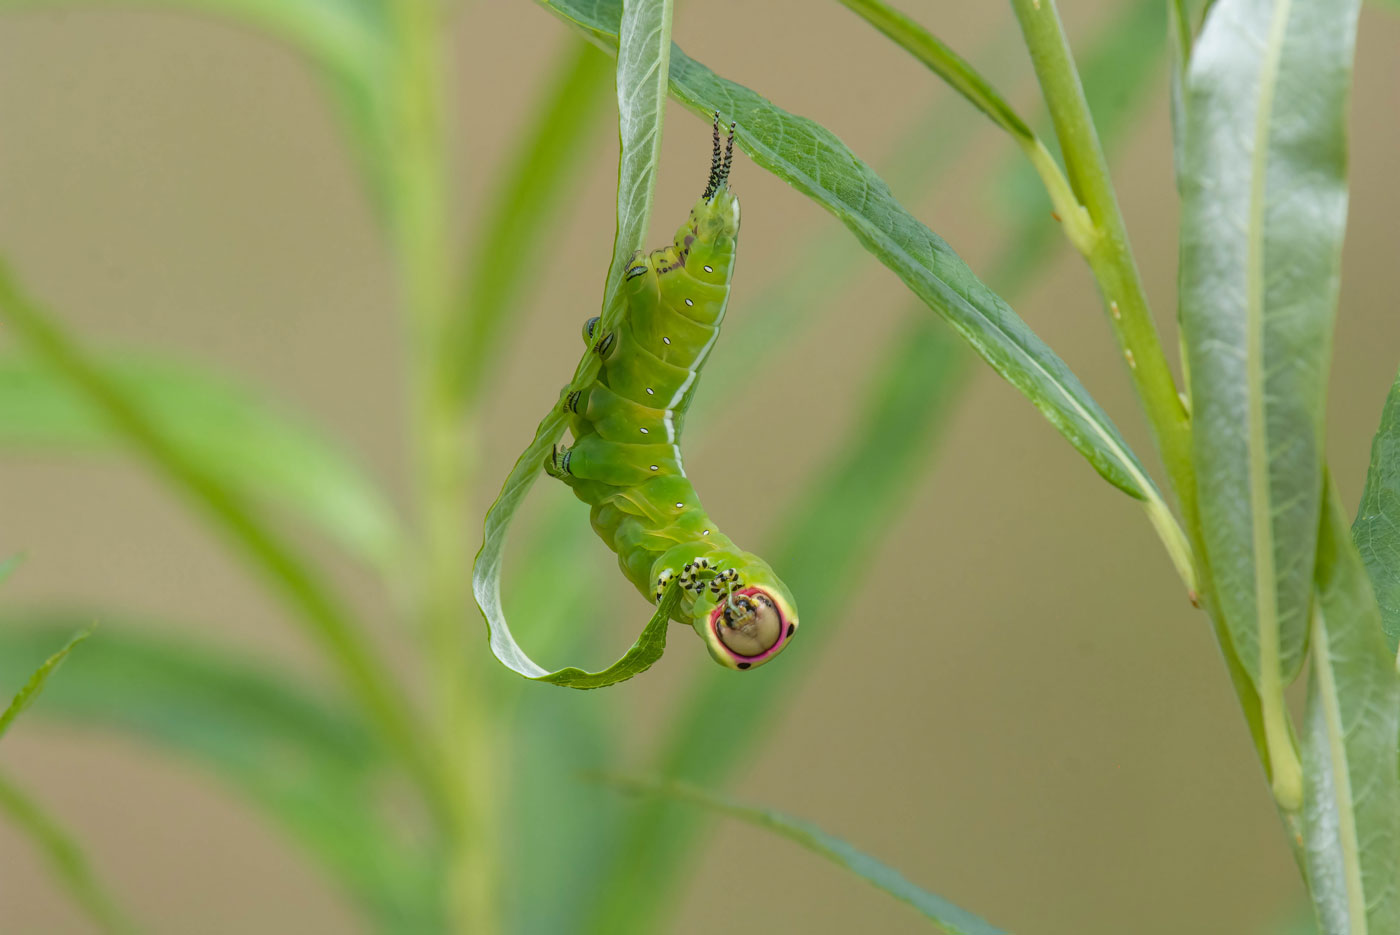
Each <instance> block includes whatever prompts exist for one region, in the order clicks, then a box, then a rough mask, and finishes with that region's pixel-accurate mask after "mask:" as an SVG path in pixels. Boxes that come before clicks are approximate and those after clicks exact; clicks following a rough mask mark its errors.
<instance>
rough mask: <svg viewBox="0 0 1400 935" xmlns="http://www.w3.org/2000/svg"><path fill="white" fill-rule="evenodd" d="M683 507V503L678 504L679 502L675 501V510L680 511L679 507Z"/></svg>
mask: <svg viewBox="0 0 1400 935" xmlns="http://www.w3.org/2000/svg"><path fill="white" fill-rule="evenodd" d="M683 506H685V504H684V503H682V502H680V501H679V500H677V501H676V509H678V510H679V509H680V508H681V507H683Z"/></svg>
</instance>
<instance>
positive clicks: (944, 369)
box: [588, 0, 1161, 935]
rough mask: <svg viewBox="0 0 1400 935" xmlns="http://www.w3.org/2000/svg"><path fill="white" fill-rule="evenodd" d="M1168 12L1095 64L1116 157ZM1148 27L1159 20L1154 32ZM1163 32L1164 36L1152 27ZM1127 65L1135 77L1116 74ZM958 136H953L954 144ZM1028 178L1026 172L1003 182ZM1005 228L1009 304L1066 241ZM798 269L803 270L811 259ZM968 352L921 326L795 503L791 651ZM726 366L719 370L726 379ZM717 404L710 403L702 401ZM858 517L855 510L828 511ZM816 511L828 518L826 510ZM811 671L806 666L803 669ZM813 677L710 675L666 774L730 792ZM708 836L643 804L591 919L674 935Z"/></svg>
mask: <svg viewBox="0 0 1400 935" xmlns="http://www.w3.org/2000/svg"><path fill="white" fill-rule="evenodd" d="M1160 13H1161V10H1160V7H1159V5H1158V0H1138V3H1136V4H1135V5H1134V6H1132V7H1130V8H1128V9H1126V10H1125V11H1124V13H1123V16H1122V17H1121V18H1120V19H1119V20H1118V21H1117V22H1116V24H1115V26H1114V27H1113V28H1111V29H1107V30H1105V32H1104V34H1103V36H1102V38H1101V39H1100V40H1099V41H1098V43H1097V44H1096V45H1095V46H1094V47H1093V48H1091V49H1090V51H1089V53H1088V54H1087V55H1086V56H1085V57H1084V73H1085V74H1086V75H1090V74H1094V75H1100V76H1104V77H1103V80H1098V81H1087V80H1086V84H1085V91H1086V94H1087V95H1088V97H1089V99H1090V104H1091V105H1092V106H1093V109H1094V113H1095V116H1096V119H1097V118H1098V115H1099V114H1100V113H1101V112H1103V113H1104V114H1105V117H1106V118H1111V119H1105V120H1104V121H1103V123H1104V128H1105V133H1104V136H1103V142H1104V145H1105V147H1109V148H1111V147H1112V146H1114V145H1115V144H1117V143H1120V142H1121V141H1122V137H1123V136H1125V135H1126V133H1127V131H1128V130H1129V129H1130V128H1131V124H1130V121H1129V120H1128V119H1127V117H1128V116H1129V115H1130V114H1131V113H1133V112H1134V111H1135V110H1136V108H1135V107H1133V106H1131V105H1132V104H1134V103H1135V102H1137V101H1140V100H1141V99H1142V97H1143V96H1144V95H1145V93H1146V91H1147V89H1148V88H1149V87H1151V85H1150V81H1149V79H1150V78H1151V77H1152V76H1153V74H1154V69H1153V68H1152V67H1150V66H1151V63H1152V62H1153V61H1160V57H1161V41H1160V39H1161V33H1160ZM1149 17H1150V19H1149ZM1149 22H1150V23H1157V24H1159V25H1158V26H1157V28H1156V29H1152V28H1148V23H1149ZM1124 59H1126V60H1128V61H1130V62H1132V63H1133V64H1134V66H1135V67H1134V68H1131V69H1116V68H1114V67H1112V66H1111V63H1114V62H1117V61H1120V60H1124ZM1112 74H1122V75H1123V76H1124V79H1125V81H1126V82H1127V83H1126V84H1125V85H1121V86H1114V87H1111V88H1110V87H1108V76H1109V75H1112ZM954 132H955V131H954ZM1020 168H1021V164H1020V163H1019V162H1018V163H1016V164H1014V165H1012V166H1008V167H1007V168H1005V169H1004V170H1003V172H1002V173H1001V177H1003V178H1004V177H1006V176H1007V175H1008V174H1009V173H1010V172H1013V171H1017V170H1019V169H1020ZM1016 208H1017V209H1018V211H1017V214H1016V216H1015V217H1014V218H1012V219H1011V220H1010V221H1008V223H1007V228H1008V229H1009V230H1013V231H1015V232H1016V233H1015V236H1014V237H1013V238H1012V239H1011V241H1010V243H1008V244H1007V245H1006V246H1005V248H1004V249H1003V250H1002V251H1001V252H1000V254H999V256H998V257H997V259H996V260H995V261H994V262H993V263H991V264H990V267H989V268H990V274H989V277H988V278H989V279H990V280H991V281H994V282H998V283H1002V284H1003V288H1004V289H1006V290H1007V291H1008V292H1013V293H1014V292H1017V291H1020V290H1022V289H1025V288H1027V287H1028V286H1030V285H1031V284H1032V283H1033V282H1034V281H1035V279H1036V276H1037V274H1038V273H1040V272H1042V271H1043V270H1044V269H1045V266H1046V263H1047V261H1048V260H1049V259H1050V258H1051V257H1052V256H1053V255H1054V250H1055V248H1056V247H1057V246H1059V245H1060V243H1061V242H1062V241H1061V240H1060V239H1059V238H1058V237H1057V236H1055V235H1054V228H1053V227H1051V226H1050V225H1049V224H1048V223H1046V222H1045V218H1044V216H1043V210H1042V208H1041V207H1040V205H1039V204H1037V203H1035V202H1031V201H1027V202H1022V203H1021V204H1019V205H1017V206H1016ZM800 256H802V257H803V259H804V260H805V259H806V258H807V256H808V254H807V253H805V252H802V253H800ZM958 351H959V346H958V342H957V341H956V339H955V338H954V337H953V336H952V335H951V334H948V333H947V331H946V329H944V328H943V327H942V326H941V325H940V324H939V323H938V322H937V321H935V320H934V319H931V318H929V317H928V316H926V315H920V316H919V317H918V319H917V320H913V321H911V328H910V329H909V330H908V331H906V332H903V333H900V334H898V335H897V336H896V338H895V340H894V341H893V342H892V343H891V345H890V349H889V350H887V351H886V354H885V356H884V358H883V359H882V362H881V364H880V366H879V367H877V368H875V369H874V371H873V372H875V373H877V374H879V375H880V376H878V377H877V378H876V379H875V380H874V381H872V384H871V385H870V387H868V389H867V391H866V394H867V395H866V398H865V400H864V401H863V403H862V406H861V409H860V411H859V415H858V416H857V417H856V418H855V419H854V420H853V422H852V425H853V426H855V427H856V428H855V429H854V430H853V431H852V433H851V435H850V436H849V437H848V438H847V439H846V440H845V441H844V442H843V443H842V444H841V445H840V446H838V448H837V451H838V455H837V456H836V457H835V458H834V459H833V461H832V462H831V463H830V464H828V465H827V466H826V467H825V469H824V470H822V471H820V472H819V473H818V474H817V476H816V477H815V478H814V479H813V481H812V482H811V483H810V484H809V485H808V486H807V487H806V488H804V489H803V490H802V491H801V492H800V493H799V494H798V495H797V496H795V497H794V498H793V502H792V506H791V508H790V509H789V510H788V515H787V517H786V519H785V521H784V522H783V523H782V524H781V525H780V527H779V531H778V533H777V535H776V536H775V537H774V539H773V540H772V541H771V542H770V543H769V545H770V548H769V550H768V552H767V553H766V554H768V555H769V556H770V558H771V559H772V561H773V564H774V567H776V568H778V569H780V571H781V573H782V574H783V576H784V578H785V580H787V582H788V584H789V585H790V586H791V587H792V589H793V591H794V593H796V594H798V595H800V596H801V599H802V602H803V606H804V607H808V608H810V609H809V610H808V611H807V614H808V618H809V619H808V621H807V622H808V624H809V626H808V628H807V629H806V630H805V631H804V633H805V634H806V635H805V636H803V638H802V643H801V644H800V645H796V644H795V648H794V649H793V650H792V652H796V653H799V654H808V653H811V654H815V653H819V652H821V650H822V647H823V645H824V644H825V642H826V640H827V639H829V638H830V635H831V634H832V633H833V632H834V631H835V630H836V629H837V627H838V626H839V622H840V620H841V617H842V614H843V612H844V608H845V607H846V605H847V603H848V602H849V600H850V599H851V596H852V594H853V593H855V591H856V589H857V588H858V587H859V585H860V581H861V578H862V571H863V566H862V562H863V561H864V560H865V557H866V556H868V555H870V554H872V553H873V550H874V547H875V546H876V545H877V544H878V541H879V538H880V536H881V535H883V534H884V530H885V529H887V527H888V525H889V523H890V522H892V521H893V519H894V517H895V516H896V515H897V512H898V510H899V509H900V507H901V505H902V504H904V503H907V502H908V500H909V497H910V490H911V489H912V488H914V486H915V485H916V484H918V483H919V482H921V481H925V480H926V479H927V478H928V476H929V473H930V472H931V471H932V470H933V469H934V467H935V464H936V444H937V441H938V439H939V438H940V437H941V435H942V431H943V428H944V427H945V425H946V424H947V421H948V419H949V417H950V415H951V413H952V412H953V411H954V410H955V408H956V405H957V402H958V394H959V390H960V388H961V386H962V385H963V384H964V383H965V381H966V379H967V376H968V373H969V370H970V368H969V367H968V366H967V365H966V364H967V358H966V355H964V354H959V353H958ZM723 363H724V361H723V359H717V360H716V361H715V363H714V364H712V365H711V366H714V367H719V366H722V365H723ZM705 398H706V397H705V396H703V395H702V396H701V397H699V400H704V399H705ZM847 503H848V504H850V507H849V509H842V508H837V509H832V510H830V511H828V510H827V509H825V507H826V506H827V505H835V504H847ZM813 504H817V505H821V507H822V508H820V509H814V508H813V506H812V505H813ZM798 661H800V660H798ZM808 671H810V668H809V667H807V666H801V665H785V666H781V667H773V668H769V669H765V670H764V672H763V678H762V679H748V680H745V681H743V682H742V683H736V682H735V680H733V679H728V678H724V677H723V676H724V674H725V673H722V672H716V673H706V674H702V675H701V676H700V678H699V680H698V681H697V682H696V684H695V687H694V688H693V689H692V690H691V691H690V692H688V693H687V694H686V695H685V696H684V697H683V698H682V699H681V700H680V702H679V703H678V706H677V711H678V712H679V713H678V715H677V716H676V718H675V720H674V722H673V723H672V726H671V727H670V729H669V730H668V731H667V732H666V734H665V736H664V737H663V738H662V740H661V743H660V745H659V746H658V748H657V749H656V751H655V752H654V753H653V754H652V756H651V757H650V760H649V764H650V766H649V768H650V769H651V770H652V771H653V772H655V773H656V774H658V775H663V776H676V777H684V778H685V779H687V780H689V781H691V782H694V783H698V784H700V785H701V786H704V787H705V788H719V787H721V786H722V784H723V783H724V781H725V778H726V777H727V776H728V775H729V774H730V773H732V772H733V770H734V769H735V768H737V767H739V766H740V765H741V764H743V763H745V762H747V759H746V757H747V756H748V755H749V754H750V752H751V751H752V750H753V748H754V746H755V744H756V743H757V742H758V740H759V738H760V736H761V734H762V732H763V731H764V730H765V729H766V728H768V727H770V726H771V725H772V724H773V723H774V722H773V720H772V719H768V718H753V717H750V716H748V712H752V711H776V710H781V708H782V706H783V704H784V701H785V699H790V698H791V697H792V696H793V692H794V682H795V681H796V680H798V679H800V678H802V676H803V675H804V674H805V673H807V672H808ZM698 832H699V824H698V822H697V820H696V817H695V815H694V814H693V812H690V811H686V810H681V809H676V808H674V807H669V806H668V805H667V804H666V803H664V802H662V801H660V800H657V801H653V802H647V803H643V804H641V805H639V806H638V807H637V808H635V809H634V810H633V811H632V813H631V814H630V815H629V816H628V821H627V823H626V825H625V826H624V827H623V828H622V829H621V832H620V835H619V836H620V839H621V843H620V844H619V845H618V846H617V847H616V848H615V849H614V853H615V854H616V855H617V856H616V857H615V858H614V861H615V863H614V867H613V870H612V872H611V873H610V874H609V875H608V878H607V881H608V885H607V887H606V888H605V889H603V890H602V892H601V895H600V898H599V901H598V906H597V908H596V909H595V912H594V915H593V917H592V918H591V920H590V926H589V929H588V930H589V931H590V932H592V933H595V935H622V933H636V935H644V933H650V932H652V931H656V930H658V929H660V928H662V923H661V921H660V919H661V918H662V916H663V914H664V912H665V911H666V908H667V906H668V905H669V903H670V901H671V898H672V896H673V894H674V887H675V884H676V881H677V879H678V877H679V876H680V873H681V868H682V866H683V865H684V862H685V860H686V859H687V855H689V854H693V852H694V847H695V843H694V842H695V840H696V838H697V835H698Z"/></svg>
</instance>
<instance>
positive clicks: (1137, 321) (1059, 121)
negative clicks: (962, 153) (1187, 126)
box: [1011, 0, 1303, 867]
mask: <svg viewBox="0 0 1400 935" xmlns="http://www.w3.org/2000/svg"><path fill="white" fill-rule="evenodd" d="M1011 6H1012V8H1013V10H1014V11H1015V13H1016V18H1017V20H1018V21H1019V22H1020V24H1021V32H1022V35H1023V36H1024V37H1025V40H1026V46H1027V48H1028V50H1029V51H1030V55H1031V62H1032V64H1033V65H1034V67H1035V73H1036V78H1037V80H1038V81H1039V83H1040V87H1041V92H1042V94H1043V95H1044V97H1045V101H1046V104H1047V106H1048V107H1049V110H1050V116H1051V119H1052V121H1053V122H1054V125H1055V133H1056V136H1057V137H1058V139H1059V141H1060V148H1061V150H1062V151H1063V153H1064V158H1065V166H1066V170H1067V173H1068V175H1069V181H1070V185H1071V186H1072V188H1073V191H1074V195H1075V197H1076V198H1077V199H1078V201H1079V202H1080V203H1081V204H1082V205H1083V206H1084V208H1085V210H1086V211H1087V212H1088V215H1089V219H1090V221H1091V222H1092V224H1093V225H1094V227H1095V228H1096V236H1095V237H1094V239H1093V244H1092V247H1091V249H1089V250H1088V251H1087V252H1084V257H1085V259H1086V260H1087V261H1088V263H1089V268H1090V270H1091V271H1092V272H1093V274H1094V278H1095V279H1096V280H1097V282H1098V285H1099V290H1100V292H1101V293H1102V295H1103V300H1104V304H1105V306H1106V307H1107V309H1108V312H1109V320H1110V323H1111V325H1112V327H1113V332H1114V335H1115V336H1116V337H1117V339H1118V343H1119V347H1120V348H1121V349H1122V352H1123V357H1124V360H1125V361H1127V363H1128V372H1129V375H1130V377H1131V378H1132V382H1133V387H1134V389H1135V390H1136V391H1137V394H1138V398H1139V399H1140V400H1141V402H1142V405H1143V409H1144V410H1145V411H1146V413H1147V418H1148V424H1149V426H1150V428H1151V430H1152V434H1153V438H1154V440H1155V441H1156V443H1157V448H1158V450H1159V451H1160V452H1161V455H1162V461H1163V463H1164V465H1165V466H1166V469H1167V475H1168V478H1169V479H1170V481H1171V485H1172V488H1173V490H1174V492H1175V493H1176V497H1177V500H1178V502H1179V503H1180V505H1181V512H1182V516H1183V519H1184V521H1185V528H1186V534H1187V536H1188V539H1189V542H1190V545H1191V548H1192V550H1193V552H1194V554H1195V556H1196V575H1195V578H1196V581H1197V590H1196V591H1195V592H1194V593H1193V594H1192V595H1191V596H1192V600H1193V601H1196V602H1198V603H1201V604H1202V605H1203V606H1204V607H1205V609H1206V610H1207V612H1208V614H1209V616H1210V619H1211V624H1212V627H1213V628H1214V630H1215V637H1216V641H1217V643H1218V644H1219V646H1220V650H1221V653H1222V655H1223V656H1224V658H1225V663H1226V668H1227V670H1228V672H1229V674H1230V681H1231V683H1232V685H1233V686H1234V688H1235V693H1236V695H1237V697H1238V698H1239V701H1240V707H1241V709H1242V710H1243V712H1244V715H1245V720H1246V722H1247V724H1248V725H1249V729H1250V734H1251V737H1252V738H1253V740H1254V746H1255V750H1256V752H1257V753H1258V755H1259V759H1260V762H1261V763H1262V764H1263V765H1264V768H1265V771H1266V772H1267V773H1268V775H1269V778H1270V781H1271V782H1272V783H1277V782H1279V781H1280V777H1279V776H1278V775H1277V773H1278V772H1279V771H1278V770H1276V769H1275V768H1274V764H1273V763H1272V762H1271V758H1270V756H1269V750H1270V746H1271V744H1270V742H1269V741H1270V738H1271V735H1277V734H1279V733H1281V732H1286V733H1289V734H1290V741H1289V743H1290V747H1289V749H1290V750H1291V749H1292V747H1291V731H1289V729H1288V727H1287V724H1286V723H1284V724H1282V725H1280V724H1277V723H1269V722H1271V721H1273V720H1275V719H1274V718H1273V717H1271V716H1267V715H1266V713H1265V712H1264V710H1263V707H1262V706H1261V703H1260V698H1259V694H1258V692H1257V691H1256V690H1255V687H1254V684H1253V682H1252V681H1251V680H1250V678H1249V675H1248V673H1247V672H1246V671H1245V669H1244V667H1243V665H1242V664H1241V663H1240V661H1239V658H1238V657H1237V656H1236V655H1235V652H1234V648H1233V646H1232V644H1231V642H1230V638H1229V634H1228V632H1227V631H1226V630H1225V627H1224V624H1223V619H1224V618H1223V617H1222V616H1221V614H1220V610H1219V607H1218V606H1217V604H1216V601H1215V596H1214V593H1213V583H1212V580H1211V574H1210V568H1209V565H1208V563H1207V562H1206V561H1205V560H1204V557H1205V554H1206V553H1205V542H1204V537H1203V535H1202V528H1201V521H1200V510H1199V505H1198V502H1197V499H1196V475H1195V467H1194V465H1193V463H1192V456H1191V415H1190V412H1189V411H1188V409H1187V406H1186V404H1185V403H1184V402H1183V401H1182V397H1181V395H1180V394H1179V393H1178V391H1177V387H1176V382H1175V380H1174V379H1173V377H1172V374H1171V367H1170V365H1169V364H1168V363H1167V359H1166V355H1165V354H1164V353H1163V351H1162V344H1161V340H1160V339H1159V337H1158V335H1157V328H1156V325H1155V323H1154V322H1153V319H1152V314H1151V311H1150V309H1149V308H1148V304H1147V294H1146V291H1145V289H1144V288H1143V285H1142V279H1141V277H1140V276H1139V274H1138V270H1137V264H1136V262H1135V261H1134V259H1133V253H1132V247H1131V245H1130V244H1129V242H1128V233H1127V228H1126V226H1125V225H1124V223H1123V215H1122V212H1121V211H1120V210H1119V208H1118V199H1117V196H1116V194H1115V193H1114V190H1113V181H1112V177H1111V176H1110V175H1109V171H1108V162H1107V160H1106V159H1105V158H1104V153H1103V148H1102V146H1101V145H1100V143H1099V137H1098V133H1097V132H1096V131H1095V129H1094V122H1093V117H1092V115H1091V114H1090V113H1089V105H1088V102H1087V101H1086V100H1085V98H1084V89H1083V87H1082V86H1081V84H1080V82H1079V72H1078V70H1077V69H1076V68H1075V66H1074V60H1073V56H1072V55H1071V53H1070V48H1069V41H1068V39H1067V38H1066V36H1065V32H1064V27H1063V24H1062V23H1061V22H1060V15H1059V11H1058V10H1057V9H1056V6H1055V0H1011ZM1081 252H1083V251H1081ZM1273 739H1274V740H1275V742H1277V740H1278V738H1277V737H1276V736H1274V738H1273ZM1282 771H1283V772H1285V773H1286V772H1288V767H1287V764H1284V765H1283V767H1282ZM1289 781H1290V780H1289V778H1288V777H1287V776H1284V777H1282V782H1283V783H1284V784H1287V783H1288V782H1289ZM1279 814H1280V817H1281V818H1282V819H1283V821H1284V823H1285V825H1286V826H1287V828H1288V829H1289V832H1290V834H1289V843H1290V845H1291V846H1292V847H1293V851H1294V857H1295V859H1297V860H1298V863H1299V866H1300V867H1301V866H1303V859H1302V843H1301V842H1302V839H1301V836H1300V832H1299V825H1298V816H1297V815H1296V813H1293V812H1290V811H1288V810H1287V809H1284V808H1280V809H1279Z"/></svg>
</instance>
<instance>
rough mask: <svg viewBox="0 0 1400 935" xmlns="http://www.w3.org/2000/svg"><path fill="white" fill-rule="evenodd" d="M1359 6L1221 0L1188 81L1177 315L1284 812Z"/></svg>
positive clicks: (1222, 548)
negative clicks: (1288, 693) (1289, 701)
mask: <svg viewBox="0 0 1400 935" xmlns="http://www.w3.org/2000/svg"><path fill="white" fill-rule="evenodd" d="M1359 6H1360V2H1359V0H1348V2H1342V3H1337V2H1332V0H1291V2H1286V3H1268V2H1264V0H1221V2H1219V3H1217V4H1216V5H1215V6H1214V8H1213V9H1212V11H1211V13H1210V16H1209V18H1208V20H1207V22H1206V25H1205V28H1204V30H1202V33H1201V37H1200V39H1199V41H1198V42H1197V43H1196V47H1195V50H1194V51H1193V52H1192V55H1191V63H1190V68H1189V71H1188V75H1187V101H1186V140H1185V149H1184V154H1185V155H1184V172H1183V174H1182V178H1181V191H1182V224H1181V295H1182V300H1181V317H1182V325H1183V328H1184V332H1185V338H1186V350H1187V356H1188V361H1189V365H1190V368H1189V369H1190V374H1191V400H1192V406H1193V410H1194V419H1193V422H1194V428H1193V457H1194V461H1195V467H1196V475H1197V478H1198V484H1199V490H1200V506H1201V510H1200V512H1201V517H1202V526H1203V532H1204V536H1205V543H1206V552H1207V559H1208V561H1209V563H1210V567H1211V569H1212V573H1213V576H1214V580H1215V584H1216V591H1217V597H1218V599H1219V602H1220V606H1221V609H1222V612H1223V614H1224V617H1225V622H1226V625H1227V627H1228V628H1229V631H1230V636H1231V640H1232V642H1233V644H1234V648H1235V650H1236V652H1237V653H1238V654H1239V657H1240V661H1241V662H1242V663H1243V665H1244V666H1245V669H1246V670H1247V671H1248V672H1249V673H1250V676H1251V677H1252V678H1253V680H1254V683H1255V685H1256V687H1257V688H1258V690H1259V695H1260V700H1261V702H1262V705H1263V712H1264V730H1265V736H1266V738H1267V741H1268V747H1269V762H1270V764H1271V767H1272V769H1271V772H1272V776H1273V784H1274V794H1275V797H1276V798H1277V799H1278V801H1279V803H1280V805H1281V806H1283V807H1284V808H1285V809H1295V808H1296V807H1297V806H1298V803H1299V799H1300V796H1301V789H1300V786H1299V784H1300V776H1299V773H1298V764H1297V757H1296V753H1295V752H1294V750H1293V747H1292V741H1291V739H1290V737H1289V729H1288V726H1287V722H1286V713H1285V711H1284V706H1283V686H1285V685H1286V684H1288V683H1289V682H1290V681H1292V680H1293V678H1294V677H1295V676H1296V675H1297V674H1298V672H1299V670H1300V668H1301V667H1302V664H1303V655H1304V651H1305V647H1306V643H1307V636H1308V612H1309V610H1308V608H1309V601H1310V599H1311V594H1312V578H1313V564H1314V554H1315V551H1316V545H1317V528H1318V522H1317V521H1318V515H1319V514H1318V510H1319V507H1320V504H1321V498H1322V426H1323V417H1324V409H1325V398H1326V384H1327V368H1328V361H1329V357H1330V354H1331V346H1332V320H1333V315H1334V312H1335V309H1336V300H1337V289H1338V284H1339V280H1340V263H1341V247H1342V236H1343V233H1344V229H1345V224H1346V206H1347V187H1346V110H1347V101H1348V96H1349V90H1350V82H1351V60H1352V52H1353V45H1354V40H1355V33H1356V17H1357V11H1358V8H1359Z"/></svg>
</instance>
